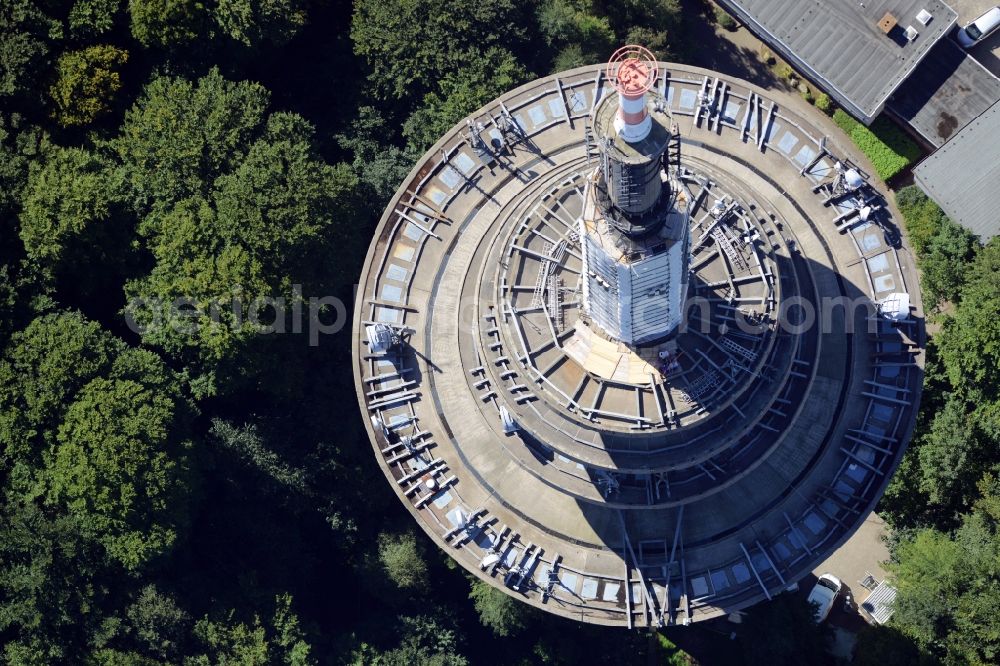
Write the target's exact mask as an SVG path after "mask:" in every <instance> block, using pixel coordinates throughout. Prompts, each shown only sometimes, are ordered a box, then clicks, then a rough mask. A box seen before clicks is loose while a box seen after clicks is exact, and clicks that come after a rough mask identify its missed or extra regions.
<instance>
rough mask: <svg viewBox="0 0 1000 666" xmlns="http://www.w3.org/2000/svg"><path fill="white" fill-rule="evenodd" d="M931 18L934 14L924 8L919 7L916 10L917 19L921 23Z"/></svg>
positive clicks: (927, 21)
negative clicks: (918, 9) (919, 8)
mask: <svg viewBox="0 0 1000 666" xmlns="http://www.w3.org/2000/svg"><path fill="white" fill-rule="evenodd" d="M932 18H934V15H933V14H931V13H930V12H929V11H927V10H926V9H921V10H920V11H919V12H917V20H918V21H920V22H921V23H923V24H924V25H927V24H929V23H930V22H931V19H932Z"/></svg>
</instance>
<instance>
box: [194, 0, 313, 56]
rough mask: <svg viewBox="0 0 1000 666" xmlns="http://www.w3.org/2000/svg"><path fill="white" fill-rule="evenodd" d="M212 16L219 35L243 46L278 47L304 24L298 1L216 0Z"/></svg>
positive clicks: (304, 20)
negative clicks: (217, 26) (225, 36)
mask: <svg viewBox="0 0 1000 666" xmlns="http://www.w3.org/2000/svg"><path fill="white" fill-rule="evenodd" d="M213 16H214V18H215V20H216V22H217V23H218V24H219V27H220V28H222V32H223V33H225V34H226V35H228V36H229V37H231V38H232V39H234V40H236V41H237V42H240V43H242V44H244V45H246V46H260V45H262V44H265V43H267V44H271V45H273V46H281V45H282V44H285V43H286V42H288V41H289V40H290V39H291V38H292V37H294V36H295V35H296V34H297V33H298V32H299V31H300V30H301V29H302V27H303V26H304V25H305V24H306V11H305V6H304V3H303V2H302V0H218V5H217V6H216V8H215V10H214V12H213Z"/></svg>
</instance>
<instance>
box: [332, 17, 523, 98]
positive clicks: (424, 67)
mask: <svg viewBox="0 0 1000 666" xmlns="http://www.w3.org/2000/svg"><path fill="white" fill-rule="evenodd" d="M521 11H522V10H521V8H520V6H519V3H516V2H514V1H513V0H496V1H494V2H469V1H468V0H431V1H427V0H388V1H387V0H359V1H358V2H356V3H354V16H353V19H352V21H351V39H352V41H353V42H354V52H355V53H356V54H357V55H359V56H362V57H363V58H365V60H366V61H367V63H368V67H369V74H368V78H369V80H370V81H371V83H372V84H373V86H374V92H375V94H376V95H378V96H380V97H383V98H385V97H394V98H397V99H403V98H406V97H412V96H413V95H418V96H422V95H424V94H426V93H427V92H429V91H431V90H432V89H433V88H434V86H435V84H436V82H437V81H438V80H439V79H441V78H442V77H443V76H445V75H446V74H448V73H451V72H456V71H458V70H461V69H463V68H464V67H467V66H470V65H471V63H470V62H469V58H470V53H474V49H475V50H478V51H479V52H481V53H486V52H488V51H489V49H490V47H495V46H502V47H505V48H508V49H512V50H514V51H516V50H517V48H518V47H519V46H520V45H521V44H522V43H523V42H524V39H525V31H524V28H523V27H522V26H523V25H525V23H526V21H525V20H524V18H525V17H524V16H523V15H522V14H521Z"/></svg>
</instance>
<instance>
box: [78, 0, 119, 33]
mask: <svg viewBox="0 0 1000 666" xmlns="http://www.w3.org/2000/svg"><path fill="white" fill-rule="evenodd" d="M121 6H122V0H76V2H75V3H73V8H72V9H70V10H69V29H70V32H71V33H72V34H73V35H74V36H79V37H92V36H96V35H103V34H104V33H106V32H109V31H110V30H111V29H112V28H113V27H114V24H115V18H116V17H117V15H118V12H119V11H120V10H121Z"/></svg>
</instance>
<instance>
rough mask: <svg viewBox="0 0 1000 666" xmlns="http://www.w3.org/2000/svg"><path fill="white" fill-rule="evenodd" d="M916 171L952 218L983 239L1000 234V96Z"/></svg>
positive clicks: (917, 176) (921, 182)
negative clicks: (997, 100) (999, 99)
mask: <svg viewBox="0 0 1000 666" xmlns="http://www.w3.org/2000/svg"><path fill="white" fill-rule="evenodd" d="M913 175H914V177H915V178H916V180H917V183H919V184H920V187H921V188H923V190H924V191H925V192H927V194H928V195H929V196H930V197H931V198H932V199H934V201H936V202H937V203H938V205H939V206H941V208H943V209H944V212H945V213H947V214H948V216H949V217H950V218H951V219H953V220H955V221H956V222H958V223H959V224H961V225H963V226H964V227H966V228H968V229H969V230H971V231H972V232H973V233H975V234H979V236H980V238H982V239H983V241H986V240H988V239H990V238H992V237H993V236H996V235H998V234H1000V102H995V103H994V104H993V106H991V107H990V108H989V109H988V110H987V111H986V112H985V113H983V114H982V115H981V116H979V117H978V118H976V119H975V120H973V121H972V122H970V123H969V124H968V125H966V126H965V128H964V129H963V130H962V131H961V132H959V133H958V134H956V135H955V137H954V138H953V139H952V140H951V141H949V142H948V143H946V144H944V146H942V147H941V148H939V149H938V150H937V151H936V152H934V153H933V154H932V155H931V156H930V157H928V158H927V159H925V160H924V161H923V162H921V163H920V164H918V165H917V168H916V169H914V170H913Z"/></svg>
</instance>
